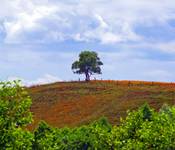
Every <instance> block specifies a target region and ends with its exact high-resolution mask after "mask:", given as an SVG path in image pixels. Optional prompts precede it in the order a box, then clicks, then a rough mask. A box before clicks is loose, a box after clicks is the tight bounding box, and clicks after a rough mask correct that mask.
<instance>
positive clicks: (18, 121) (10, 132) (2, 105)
mask: <svg viewBox="0 0 175 150" xmlns="http://www.w3.org/2000/svg"><path fill="white" fill-rule="evenodd" d="M30 106H31V99H30V97H29V96H28V94H27V92H26V91H25V90H24V88H23V87H21V86H20V84H19V82H18V81H14V82H1V83H0V149H2V150H3V149H14V150H15V149H31V145H32V140H33V134H32V133H30V132H29V131H26V130H25V127H26V126H27V125H28V124H29V123H31V122H32V113H31V112H30Z"/></svg>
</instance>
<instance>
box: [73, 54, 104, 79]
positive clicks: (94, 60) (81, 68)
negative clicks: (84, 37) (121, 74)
mask: <svg viewBox="0 0 175 150" xmlns="http://www.w3.org/2000/svg"><path fill="white" fill-rule="evenodd" d="M101 65H103V63H102V62H101V61H100V58H99V57H98V55H97V53H96V52H93V51H92V52H91V51H83V52H81V53H80V55H79V60H78V61H75V62H74V63H73V64H72V70H73V72H74V73H77V74H85V76H86V81H89V80H90V76H91V75H92V74H93V73H97V74H101V68H100V66H101Z"/></svg>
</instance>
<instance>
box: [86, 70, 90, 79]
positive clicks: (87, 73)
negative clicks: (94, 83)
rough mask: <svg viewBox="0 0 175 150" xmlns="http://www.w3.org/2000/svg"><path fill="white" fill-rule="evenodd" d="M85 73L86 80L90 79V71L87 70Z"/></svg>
mask: <svg viewBox="0 0 175 150" xmlns="http://www.w3.org/2000/svg"><path fill="white" fill-rule="evenodd" d="M85 75H86V79H85V80H86V81H90V75H89V72H86V73H85Z"/></svg>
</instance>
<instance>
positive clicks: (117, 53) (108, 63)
mask: <svg viewBox="0 0 175 150" xmlns="http://www.w3.org/2000/svg"><path fill="white" fill-rule="evenodd" d="M0 4H1V5H0V70H1V74H0V79H1V80H13V79H16V78H20V79H22V80H23V82H24V83H25V84H38V83H47V82H54V81H59V80H76V79H78V78H79V76H78V75H74V74H73V73H72V71H71V64H72V62H73V61H74V60H76V59H77V58H78V54H79V53H80V52H81V51H83V50H92V51H96V52H98V54H99V56H100V58H101V60H102V61H103V62H104V66H103V67H102V73H103V74H102V75H97V76H96V78H98V79H101V78H103V79H116V80H117V79H119V80H148V81H170V82H174V81H175V69H174V68H175V2H174V0H139V1H138V0H117V1H116V0H64V1H63V0H37V1H36V0H30V1H29V0H13V1H12V0H0ZM80 78H82V79H83V76H80Z"/></svg>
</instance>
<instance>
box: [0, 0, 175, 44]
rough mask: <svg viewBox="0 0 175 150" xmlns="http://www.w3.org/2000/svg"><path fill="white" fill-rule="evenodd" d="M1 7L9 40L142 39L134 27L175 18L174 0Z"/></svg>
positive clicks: (4, 2) (18, 0)
mask: <svg viewBox="0 0 175 150" xmlns="http://www.w3.org/2000/svg"><path fill="white" fill-rule="evenodd" d="M0 8H1V9H0V20H1V22H3V26H4V28H5V32H6V36H5V39H4V40H5V42H6V43H22V42H28V43H30V42H32V43H33V42H36V43H38V42H43V43H44V42H52V41H63V40H66V39H74V40H77V41H86V42H87V41H92V40H97V41H99V42H101V43H104V44H107V43H110V44H111V43H117V42H125V41H139V40H141V39H142V36H140V35H137V34H136V33H135V30H134V29H135V26H138V25H144V26H145V25H146V26H152V25H156V24H166V23H167V20H169V19H175V14H174V10H175V3H174V0H152V1H148V0H140V1H138V0H117V1H116V0H111V1H108V0H79V1H54V0H52V1H48V0H38V1H35V0H30V1H28V0H13V1H11V0H1V7H0ZM33 34H34V35H33Z"/></svg>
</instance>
